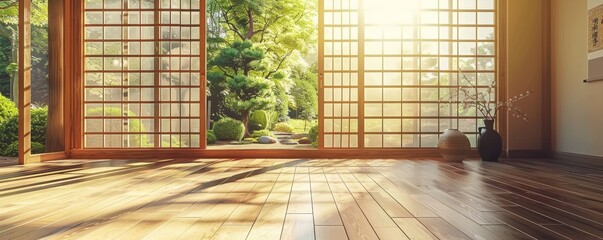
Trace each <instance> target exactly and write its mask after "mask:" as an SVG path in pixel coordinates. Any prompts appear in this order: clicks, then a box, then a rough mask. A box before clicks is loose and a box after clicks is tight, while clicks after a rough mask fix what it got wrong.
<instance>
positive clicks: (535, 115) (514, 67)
mask: <svg viewBox="0 0 603 240" xmlns="http://www.w3.org/2000/svg"><path fill="white" fill-rule="evenodd" d="M543 1H546V0H507V47H506V50H507V80H506V81H507V86H506V87H507V97H508V98H509V97H513V96H515V95H518V94H521V93H523V92H525V91H526V90H529V91H531V92H533V93H534V95H533V96H531V97H529V98H527V99H525V101H522V102H520V103H519V104H518V105H519V106H520V107H521V108H522V110H523V112H524V113H527V114H528V116H529V121H528V122H525V121H523V120H521V119H517V118H513V117H512V116H509V118H508V126H507V139H506V141H507V144H508V148H509V150H542V147H543V143H542V131H543V129H542V126H543V124H542V120H543V116H542V115H543V111H542V98H543V93H542V83H543V67H544V66H545V64H544V61H543V52H544V47H543V44H542V43H543V26H544V25H543V11H544V10H543V9H544V5H543ZM566 1H567V0H566ZM572 1H573V0H572ZM568 2H570V1H568Z"/></svg>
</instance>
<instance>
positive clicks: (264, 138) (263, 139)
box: [258, 136, 276, 144]
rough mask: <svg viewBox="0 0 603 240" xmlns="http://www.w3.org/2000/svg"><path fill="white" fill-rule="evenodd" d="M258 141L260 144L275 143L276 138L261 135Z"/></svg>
mask: <svg viewBox="0 0 603 240" xmlns="http://www.w3.org/2000/svg"><path fill="white" fill-rule="evenodd" d="M258 142H259V143H261V144H274V143H276V139H275V138H272V137H268V136H261V137H260V138H259V139H258Z"/></svg>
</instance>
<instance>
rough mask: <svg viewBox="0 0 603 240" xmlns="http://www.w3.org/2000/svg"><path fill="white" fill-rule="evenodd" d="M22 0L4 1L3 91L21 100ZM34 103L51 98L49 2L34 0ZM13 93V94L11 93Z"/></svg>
mask: <svg viewBox="0 0 603 240" xmlns="http://www.w3.org/2000/svg"><path fill="white" fill-rule="evenodd" d="M18 10H19V9H18V1H17V0H5V1H0V56H2V57H0V92H1V93H2V94H4V95H6V96H9V97H10V98H11V99H12V100H13V101H14V100H16V97H17V92H16V90H17V84H16V82H17V74H16V66H17V65H16V63H17V61H18V59H17V58H18V54H17V49H18V47H17V46H18V38H17V29H18V27H17V23H18V20H19V19H18V15H19V11H18ZM30 17H31V19H30V22H31V25H32V26H31V41H32V44H31V53H32V55H31V57H32V73H31V74H32V86H35V87H34V88H32V102H33V103H41V102H45V101H47V98H48V90H47V89H48V80H47V79H48V0H32V1H31V16H30ZM11 93H12V94H11Z"/></svg>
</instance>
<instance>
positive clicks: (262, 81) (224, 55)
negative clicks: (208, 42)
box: [208, 41, 275, 137]
mask: <svg viewBox="0 0 603 240" xmlns="http://www.w3.org/2000/svg"><path fill="white" fill-rule="evenodd" d="M263 59H264V51H263V50H262V49H260V48H257V47H254V46H253V43H252V42H250V41H244V42H235V43H234V44H233V45H232V47H229V48H224V49H222V50H221V51H220V53H219V54H218V55H217V56H216V57H215V58H214V59H212V60H211V61H210V62H211V63H212V64H213V65H214V66H215V68H217V70H214V71H212V73H211V74H208V78H209V81H210V82H225V83H226V84H225V85H224V87H225V91H227V95H226V97H225V98H224V99H225V105H226V106H228V108H229V109H231V110H233V111H236V112H237V113H238V114H239V116H240V117H241V121H242V122H243V124H244V125H245V136H246V137H247V136H250V133H249V130H248V129H249V115H250V114H251V112H253V111H254V110H264V109H269V108H271V107H273V106H274V103H275V99H274V93H273V92H272V88H273V83H272V82H271V81H270V80H268V79H266V78H264V77H261V76H254V74H253V73H254V72H257V71H261V70H262V69H263V68H264V67H263V64H262V60H263Z"/></svg>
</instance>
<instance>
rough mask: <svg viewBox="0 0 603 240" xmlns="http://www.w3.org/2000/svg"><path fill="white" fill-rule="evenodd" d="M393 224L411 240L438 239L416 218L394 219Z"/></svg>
mask: <svg viewBox="0 0 603 240" xmlns="http://www.w3.org/2000/svg"><path fill="white" fill-rule="evenodd" d="M394 222H396V224H397V225H398V227H400V229H402V231H403V232H404V233H405V234H406V236H408V238H409V239H411V240H419V239H421V240H428V239H438V238H437V237H436V236H435V235H433V233H431V232H430V231H429V230H428V229H427V228H426V227H425V226H423V224H421V223H420V222H419V221H418V220H417V219H416V218H394Z"/></svg>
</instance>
